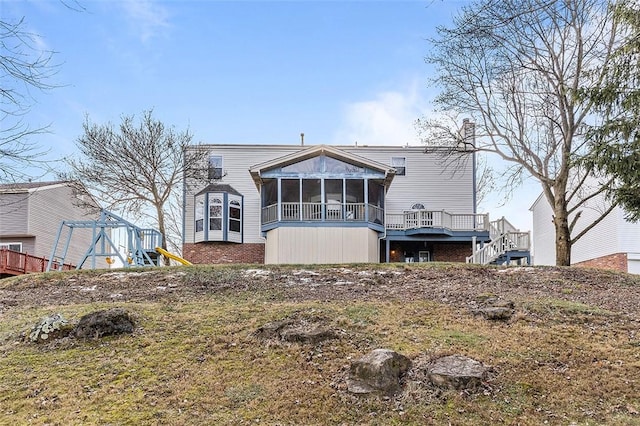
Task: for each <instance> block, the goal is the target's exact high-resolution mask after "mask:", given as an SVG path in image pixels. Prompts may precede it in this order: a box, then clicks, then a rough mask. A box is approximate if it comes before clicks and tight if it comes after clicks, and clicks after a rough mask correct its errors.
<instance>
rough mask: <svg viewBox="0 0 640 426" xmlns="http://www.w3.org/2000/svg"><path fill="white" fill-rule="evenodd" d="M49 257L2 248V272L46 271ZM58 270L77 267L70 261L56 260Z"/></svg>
mask: <svg viewBox="0 0 640 426" xmlns="http://www.w3.org/2000/svg"><path fill="white" fill-rule="evenodd" d="M48 263H49V259H47V258H45V257H38V256H32V255H30V254H28V253H21V252H19V251H13V250H8V249H0V274H7V275H21V274H28V273H31V272H45V271H46V270H47V264H48ZM53 263H54V265H56V269H57V270H63V271H70V270H72V269H75V266H74V265H71V264H69V263H64V264H62V265H61V264H60V263H59V262H57V261H55V260H54V262H53Z"/></svg>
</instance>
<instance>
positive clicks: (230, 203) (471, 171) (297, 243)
mask: <svg viewBox="0 0 640 426" xmlns="http://www.w3.org/2000/svg"><path fill="white" fill-rule="evenodd" d="M192 149H200V150H202V149H204V150H206V151H207V157H208V164H207V165H204V164H203V167H205V168H207V169H208V177H209V180H208V181H206V182H205V181H198V180H195V179H190V180H188V181H186V182H185V187H184V203H183V205H184V212H183V213H184V215H183V217H184V220H183V251H182V253H183V257H184V258H186V259H187V260H189V261H191V262H193V263H225V262H243V263H269V264H272V263H286V264H291V263H299V264H308V263H355V262H426V261H453V262H465V261H473V260H475V259H480V258H482V259H483V261H485V262H484V263H488V262H489V261H495V260H496V259H498V258H499V257H500V256H502V257H503V259H504V258H505V256H508V258H509V259H515V258H525V257H527V256H528V251H527V250H528V240H527V242H526V243H527V247H526V250H520V249H522V247H516V246H515V244H506V245H504V244H503V249H504V250H502V251H501V252H500V253H498V252H497V251H496V250H493V251H491V250H488V248H490V247H491V243H492V241H493V240H496V239H497V237H499V235H497V234H496V232H497V230H498V229H504V228H505V227H504V226H500V224H498V223H494V224H493V226H492V223H491V222H490V221H489V217H488V215H487V214H479V213H477V211H476V198H475V197H476V187H475V186H476V181H475V153H473V152H471V151H464V150H461V151H459V152H455V153H453V154H451V155H443V153H441V152H436V151H433V152H425V148H424V147H422V146H418V147H410V146H404V147H402V146H358V145H354V146H327V145H315V146H305V145H224V144H221V145H198V146H194V147H193V148H192ZM502 225H504V223H503V224H502ZM506 231H512V229H507V230H506ZM526 235H527V236H528V233H526ZM494 246H495V245H494ZM480 247H482V250H479V249H480ZM495 247H497V246H495ZM495 247H494V248H495ZM474 252H475V253H474ZM480 252H482V253H485V254H487V253H490V255H486V256H479V255H478V254H479V253H480ZM525 252H526V253H525ZM472 255H478V256H476V257H472Z"/></svg>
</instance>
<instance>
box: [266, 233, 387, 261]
mask: <svg viewBox="0 0 640 426" xmlns="http://www.w3.org/2000/svg"><path fill="white" fill-rule="evenodd" d="M377 245H378V234H377V232H375V231H373V230H371V229H369V228H364V227H363V228H342V227H322V228H310V227H282V228H276V229H273V230H271V231H269V232H268V233H267V243H266V247H265V263H280V264H282V263H289V264H291V263H293V264H296V263H300V264H318V263H362V262H378V251H377Z"/></svg>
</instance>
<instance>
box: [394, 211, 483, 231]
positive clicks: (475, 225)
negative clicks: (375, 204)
mask: <svg viewBox="0 0 640 426" xmlns="http://www.w3.org/2000/svg"><path fill="white" fill-rule="evenodd" d="M386 224H387V229H397V230H408V229H418V228H445V229H450V230H453V231H488V230H489V215H487V214H472V213H469V214H465V213H449V212H446V211H433V210H412V211H406V212H404V213H387V220H386Z"/></svg>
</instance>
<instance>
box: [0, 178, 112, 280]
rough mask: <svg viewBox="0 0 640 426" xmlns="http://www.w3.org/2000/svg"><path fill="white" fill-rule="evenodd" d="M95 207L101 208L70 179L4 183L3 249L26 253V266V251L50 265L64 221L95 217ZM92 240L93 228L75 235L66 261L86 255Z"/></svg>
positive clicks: (0, 200)
mask: <svg viewBox="0 0 640 426" xmlns="http://www.w3.org/2000/svg"><path fill="white" fill-rule="evenodd" d="M94 208H95V209H99V207H98V205H97V203H96V202H95V201H94V200H93V199H92V198H91V197H90V196H89V195H88V194H86V193H79V192H78V190H77V189H75V186H74V185H72V184H71V183H69V182H64V181H54V182H29V183H15V184H13V183H12V184H0V249H4V250H5V252H6V251H7V250H10V251H11V252H13V253H22V254H24V255H23V256H21V257H20V259H21V260H20V262H21V263H22V267H23V269H24V267H25V264H24V262H25V258H26V257H25V256H26V255H28V259H29V260H30V261H31V262H33V261H35V260H37V259H39V260H40V261H44V267H46V260H48V258H49V257H50V255H51V252H52V248H53V246H54V243H55V241H56V237H57V234H58V230H59V228H60V223H61V222H62V221H63V220H80V219H88V218H91V217H92V216H94V215H95V213H96V211H97V210H94ZM91 241H92V230H91V229H83V230H80V232H79V233H78V235H74V239H73V241H72V242H71V243H72V244H71V245H70V247H69V255H68V257H67V260H66V262H70V263H72V262H77V261H79V260H80V259H82V257H83V255H84V254H85V252H86V251H87V249H88V247H89V246H90V243H91ZM14 258H15V259H18V256H17V255H16V256H14ZM5 260H6V259H5ZM3 265H4V267H5V268H6V267H7V265H6V262H3ZM104 266H106V264H105V265H104ZM27 268H28V269H29V266H27ZM38 268H39V267H38ZM33 270H34V269H33V267H31V269H30V271H33ZM36 270H37V269H36ZM43 270H44V269H43ZM5 272H6V271H5ZM14 272H15V273H18V271H14ZM27 272H29V271H27Z"/></svg>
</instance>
